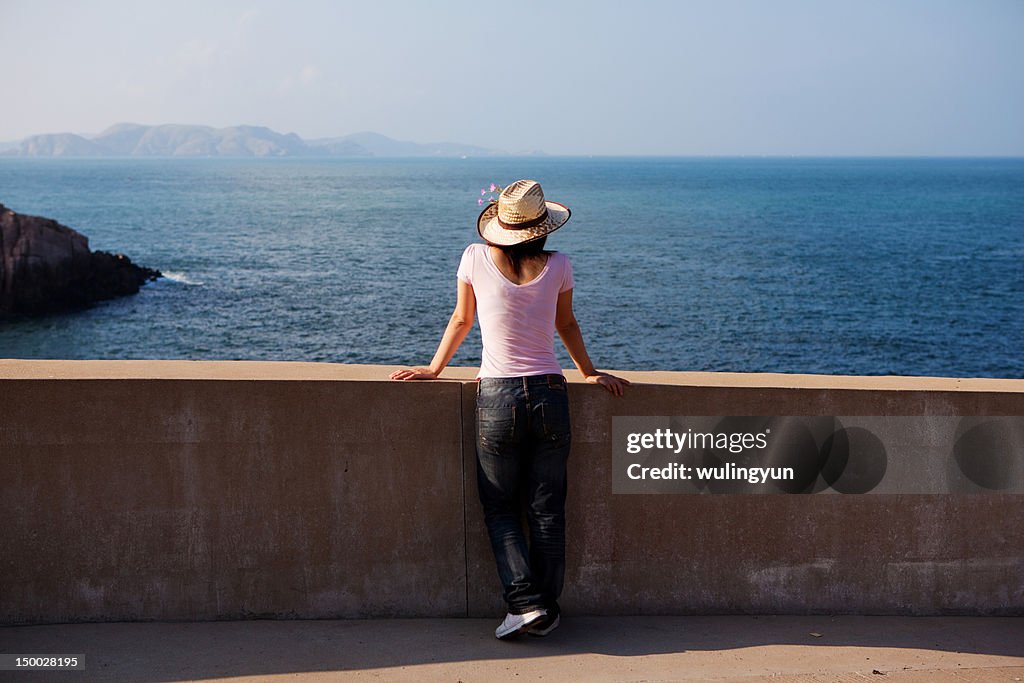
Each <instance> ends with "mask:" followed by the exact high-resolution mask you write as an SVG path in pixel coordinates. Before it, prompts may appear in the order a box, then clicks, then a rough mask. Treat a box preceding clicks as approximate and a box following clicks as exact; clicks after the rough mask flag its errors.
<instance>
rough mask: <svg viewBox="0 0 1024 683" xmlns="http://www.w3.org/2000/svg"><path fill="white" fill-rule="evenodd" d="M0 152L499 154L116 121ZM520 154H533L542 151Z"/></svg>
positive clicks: (377, 139)
mask: <svg viewBox="0 0 1024 683" xmlns="http://www.w3.org/2000/svg"><path fill="white" fill-rule="evenodd" d="M0 154H3V155H5V156H20V157H291V156H306V157H484V156H506V155H508V153H507V152H503V151H500V150H494V149H487V148H484V147H476V146H474V145H462V144H458V143H454V142H437V143H428V144H422V143H418V142H407V141H403V140H393V139H391V138H389V137H387V136H385V135H381V134H380V133H371V132H366V133H353V134H352V135H345V136H343V137H338V138H320V139H316V140H303V139H302V138H300V137H299V136H298V135H296V134H295V133H288V134H284V133H278V132H277V131H274V130H271V129H270V128H265V127H263V126H230V127H228V128H212V127H210V126H187V125H176V124H164V125H159V126H143V125H139V124H136V123H118V124H115V125H113V126H111V127H110V128H107V129H106V130H105V131H103V132H102V133H100V134H99V135H95V136H84V135H76V134H75V133H46V134H43V135H33V136H31V137H28V138H25V139H24V140H19V141H16V142H9V143H0ZM524 154H533V155H539V154H543V152H528V153H524Z"/></svg>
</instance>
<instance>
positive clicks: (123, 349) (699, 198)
mask: <svg viewBox="0 0 1024 683" xmlns="http://www.w3.org/2000/svg"><path fill="white" fill-rule="evenodd" d="M519 178H533V179H536V180H538V181H540V182H541V184H542V185H543V187H544V190H545V193H546V194H547V196H548V198H549V199H552V200H554V201H558V202H561V203H563V204H566V205H568V206H569V207H571V209H572V212H573V213H572V219H571V220H570V221H569V223H568V224H566V225H565V226H564V227H563V228H561V229H560V230H558V231H557V232H555V233H554V234H552V235H551V236H550V237H549V239H548V243H547V246H548V248H550V249H553V250H558V251H563V252H565V253H567V254H568V255H569V256H570V258H571V260H572V264H573V269H574V273H575V281H576V287H575V291H574V303H575V308H576V314H577V318H578V320H579V321H580V325H581V327H582V330H583V335H584V339H585V341H586V344H587V348H588V351H589V353H590V355H591V357H592V358H593V359H594V361H595V363H596V365H597V366H598V367H599V368H603V369H619V370H709V371H729V372H783V373H819V374H827V375H835V374H842V375H925V376H947V377H1010V378H1024V159H964V158H957V159H945V158H661V157H658V158H598V157H594V158H562V157H542V156H538V157H524V158H513V157H495V158H468V159H458V158H445V159H435V158H422V159H421V158H417V159H354V158H351V159H349V158H339V159H309V158H278V159H21V158H4V159H0V203H3V204H5V205H6V206H7V207H9V208H11V209H13V210H15V211H18V212H20V213H26V214H34V215H40V216H46V217H49V218H54V219H56V220H58V221H59V222H61V223H63V224H65V225H68V226H70V227H72V228H74V229H76V230H78V231H79V232H82V233H84V234H85V235H87V236H88V238H89V242H90V246H91V247H92V248H93V249H102V250H106V251H114V252H122V253H125V254H127V255H128V256H129V257H130V258H131V259H132V260H133V261H134V262H136V263H140V264H143V265H146V266H149V267H152V268H157V269H159V270H160V271H162V272H163V273H164V276H165V277H164V278H162V279H160V280H158V281H156V282H153V283H150V284H147V285H146V286H144V287H143V289H142V290H141V291H140V293H139V294H137V295H135V296H129V297H125V298H120V299H116V300H112V301H107V302H103V303H100V304H98V305H95V306H93V307H91V308H89V309H87V310H82V311H76V312H70V313H65V314H60V315H53V316H49V317H44V318H36V319H28V320H16V321H7V322H3V323H0V358H66V359H82V358H91V359H154V358H160V359H194V360H214V359H217V360H220V359H238V360H292V361H323V362H331V363H378V364H400V365H423V364H427V363H428V362H429V361H430V359H431V357H432V356H433V353H434V351H435V349H436V347H437V343H438V341H439V340H440V338H441V335H442V332H443V331H444V328H445V325H446V323H447V320H448V318H449V316H450V314H451V312H452V309H453V307H454V304H455V292H456V278H455V271H456V268H457V266H458V263H459V258H460V256H461V254H462V251H463V249H464V248H465V247H466V245H468V244H470V243H472V242H475V241H479V237H478V236H477V234H476V229H475V225H476V217H477V214H478V212H479V209H480V207H479V206H478V200H479V199H480V198H481V188H487V187H489V186H490V184H491V183H492V182H493V183H497V184H499V185H503V184H507V183H509V182H511V181H513V180H516V179H519ZM556 347H557V352H558V354H559V358H560V359H561V362H562V364H563V367H566V368H571V367H572V362H571V360H570V359H569V356H568V354H567V353H566V352H565V350H564V348H563V347H562V346H561V344H560V343H559V342H557V341H556ZM479 362H480V336H479V329H478V328H475V329H474V331H473V332H472V333H471V334H470V335H469V336H468V337H467V338H466V340H465V342H464V343H463V344H462V347H461V348H460V349H459V351H458V352H457V354H456V355H455V358H454V359H453V361H452V364H453V365H461V366H474V365H477V364H479Z"/></svg>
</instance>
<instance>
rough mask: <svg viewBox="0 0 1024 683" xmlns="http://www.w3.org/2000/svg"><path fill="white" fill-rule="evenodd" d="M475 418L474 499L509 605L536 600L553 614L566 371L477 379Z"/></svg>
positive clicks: (565, 450) (558, 584)
mask: <svg viewBox="0 0 1024 683" xmlns="http://www.w3.org/2000/svg"><path fill="white" fill-rule="evenodd" d="M476 424H477V439H476V453H477V484H478V487H479V490H480V502H481V503H482V504H483V509H484V521H485V522H486V524H487V533H488V535H489V536H490V540H491V548H492V550H494V559H495V560H496V561H497V565H498V576H499V578H500V579H501V583H502V586H504V589H505V602H507V603H508V610H509V612H511V613H513V614H523V613H525V612H529V611H531V610H534V609H537V608H541V607H542V608H546V609H547V610H548V611H549V612H551V613H557V612H558V609H559V608H558V596H559V595H561V593H562V582H563V580H564V578H565V494H566V477H565V466H566V461H567V460H568V457H569V445H570V441H571V437H570V430H569V395H568V387H567V385H566V381H565V378H564V377H562V376H561V375H535V376H529V377H499V378H494V377H485V378H482V379H481V380H480V381H479V383H478V385H477V397H476ZM524 513H525V516H526V524H527V526H528V528H529V532H530V535H529V540H527V537H526V534H525V533H524V529H523V515H524Z"/></svg>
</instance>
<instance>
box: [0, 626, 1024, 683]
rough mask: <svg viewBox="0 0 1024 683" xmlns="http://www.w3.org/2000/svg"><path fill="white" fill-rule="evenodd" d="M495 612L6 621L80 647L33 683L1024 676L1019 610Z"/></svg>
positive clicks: (33, 648) (10, 640)
mask: <svg viewBox="0 0 1024 683" xmlns="http://www.w3.org/2000/svg"><path fill="white" fill-rule="evenodd" d="M496 624H497V620H496V619H373V620H339V621H328V620H324V621H230V622H224V621H222V622H178V623H168V622H151V623H103V624H62V625H44V626H22V627H2V628H0V652H3V653H24V654H29V653H33V654H43V653H48V654H58V653H69V654H70V653H78V654H83V655H84V657H85V662H86V670H85V671H84V672H62V673H30V672H9V671H7V672H0V680H5V681H6V680H11V681H22V680H25V681H28V680H47V681H51V680H52V681H65V680H67V681H72V680H88V681H154V682H155V681H160V682H164V681H191V680H220V681H347V680H379V681H392V680H395V681H451V682H452V683H454V682H455V681H465V682H467V683H468V682H470V681H500V680H515V681H528V680H544V681H676V680H715V681H759V680H771V681H801V682H805V681H868V680H870V681H899V682H900V683H910V682H918V681H959V682H963V681H1022V680H1024V619H1022V618H1013V617H895V616H878V617H863V616H837V617H830V616H761V617H756V616H695V617H654V616H651V617H572V616H571V615H566V617H565V619H564V621H563V625H562V627H561V628H560V629H559V630H558V631H556V632H555V633H554V634H552V635H551V636H549V637H548V638H543V639H542V638H532V637H525V636H524V637H521V638H520V639H519V640H517V641H514V642H500V641H497V640H495V639H494V637H493V629H494V627H495V626H496Z"/></svg>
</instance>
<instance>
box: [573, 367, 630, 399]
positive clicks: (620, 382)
mask: <svg viewBox="0 0 1024 683" xmlns="http://www.w3.org/2000/svg"><path fill="white" fill-rule="evenodd" d="M584 379H585V380H586V381H587V383H588V384H600V385H601V386H603V387H604V388H605V389H607V390H608V391H610V392H612V393H613V394H615V395H616V396H622V394H623V393H624V392H625V391H626V387H628V386H629V380H628V379H623V378H622V377H616V376H615V375H609V374H608V373H607V372H598V373H596V374H593V375H587V376H586V377H584Z"/></svg>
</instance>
